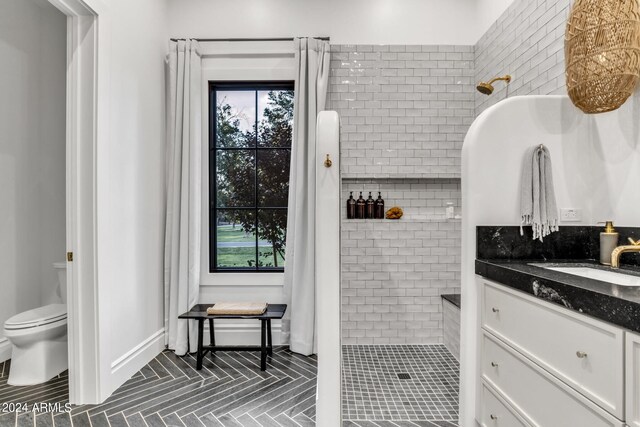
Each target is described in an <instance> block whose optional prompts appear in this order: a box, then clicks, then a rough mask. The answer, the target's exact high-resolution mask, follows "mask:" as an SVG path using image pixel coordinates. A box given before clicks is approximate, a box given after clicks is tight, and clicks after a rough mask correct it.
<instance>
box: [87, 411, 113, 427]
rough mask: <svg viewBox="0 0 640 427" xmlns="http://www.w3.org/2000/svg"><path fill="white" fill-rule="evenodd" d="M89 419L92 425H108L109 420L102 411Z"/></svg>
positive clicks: (96, 426) (105, 426) (94, 426)
mask: <svg viewBox="0 0 640 427" xmlns="http://www.w3.org/2000/svg"><path fill="white" fill-rule="evenodd" d="M90 420H91V425H92V426H93V427H110V426H109V420H108V419H107V415H106V414H105V413H104V412H101V413H99V414H96V415H94V416H93V417H91V418H90Z"/></svg>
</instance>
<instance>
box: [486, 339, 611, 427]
mask: <svg viewBox="0 0 640 427" xmlns="http://www.w3.org/2000/svg"><path fill="white" fill-rule="evenodd" d="M481 370H482V379H483V380H484V381H485V382H487V383H488V384H489V385H491V387H492V388H494V389H495V390H497V391H498V392H499V393H500V395H501V396H502V397H503V398H504V400H505V401H507V402H509V403H510V404H511V405H512V406H513V407H514V408H516V409H518V410H519V411H520V413H521V415H522V416H523V417H524V418H525V419H526V420H527V421H528V422H529V424H531V425H534V426H540V427H620V426H622V425H623V423H622V422H621V421H619V420H618V419H616V418H615V417H613V416H612V415H610V414H609V413H607V412H606V411H605V410H603V409H602V408H600V407H599V406H597V405H596V404H594V403H593V402H591V401H590V400H589V399H587V398H585V397H584V396H583V395H581V394H580V393H578V392H576V391H575V390H574V389H572V388H571V387H569V386H567V385H565V384H564V383H563V382H561V381H559V380H558V379H557V378H556V377H554V376H553V375H551V374H549V373H548V372H547V371H545V370H544V369H542V368H541V367H539V366H538V365H537V364H535V363H533V362H531V361H530V360H529V359H527V358H526V357H524V356H522V355H521V354H520V353H519V352H517V351H516V350H514V349H512V348H511V347H510V346H509V345H507V344H506V343H504V342H502V340H500V339H499V338H497V337H494V336H493V335H491V334H490V333H488V332H485V333H484V335H483V338H482V366H481Z"/></svg>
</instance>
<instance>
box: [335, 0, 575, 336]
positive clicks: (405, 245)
mask: <svg viewBox="0 0 640 427" xmlns="http://www.w3.org/2000/svg"><path fill="white" fill-rule="evenodd" d="M569 7H570V0H533V1H529V0H516V1H515V2H514V3H513V4H512V5H511V6H510V7H509V8H508V9H507V10H506V11H505V13H504V14H503V15H502V16H501V17H500V18H499V19H498V20H497V21H496V23H495V24H494V25H493V26H492V27H491V28H490V29H489V30H488V31H487V32H486V34H485V35H484V36H483V37H482V38H481V39H480V41H479V42H478V44H477V45H475V46H429V45H423V46H402V45H400V46H394V45H332V47H331V50H332V60H331V72H330V84H329V94H328V103H327V108H328V109H331V110H335V111H337V112H338V113H339V114H340V120H341V130H340V139H341V150H342V151H341V156H342V176H343V185H342V202H343V207H342V218H343V220H342V314H343V318H342V319H343V322H342V336H343V344H426V343H434V342H438V343H441V342H443V335H444V333H443V312H442V303H441V301H440V295H441V294H443V293H459V292H460V267H459V264H460V238H461V236H460V222H459V221H456V220H454V221H451V220H448V221H447V220H445V219H444V204H445V203H446V202H448V201H452V202H453V203H454V205H455V207H456V213H459V211H460V181H459V180H457V179H452V178H459V177H460V153H461V147H462V142H463V140H464V136H465V134H466V132H467V130H468V127H469V125H470V124H471V122H472V121H473V119H474V118H475V117H476V116H477V115H478V114H480V113H481V112H482V111H484V110H485V109H486V108H488V107H489V106H491V105H493V104H495V103H496V102H498V101H500V100H502V99H504V98H505V97H507V96H514V95H529V94H543V95H546V94H564V93H566V90H565V80H564V51H563V46H564V45H563V43H564V42H563V41H564V29H565V23H566V18H567V16H568V13H569ZM504 74H511V75H512V76H513V81H512V82H511V84H510V85H509V86H508V88H507V87H505V86H504V85H502V84H501V83H497V84H496V85H495V87H496V90H495V92H494V93H493V95H491V96H486V95H481V94H480V93H478V92H477V91H476V89H475V85H476V83H477V82H478V81H486V80H489V79H491V78H492V77H496V76H500V75H504ZM408 178H415V179H408ZM431 178H443V179H431ZM349 191H353V192H354V196H355V197H356V198H357V196H358V193H359V192H360V191H363V194H364V195H365V198H366V196H368V192H369V191H371V192H372V193H373V195H374V197H377V192H378V191H381V192H382V197H383V198H384V199H385V202H386V204H385V207H386V208H387V209H388V208H389V207H391V206H393V205H398V206H400V207H402V208H403V210H405V212H406V217H405V218H403V219H402V220H399V221H389V220H347V219H346V211H345V207H344V203H345V202H346V200H347V198H348V196H349Z"/></svg>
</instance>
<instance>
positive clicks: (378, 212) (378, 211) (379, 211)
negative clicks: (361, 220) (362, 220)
mask: <svg viewBox="0 0 640 427" xmlns="http://www.w3.org/2000/svg"><path fill="white" fill-rule="evenodd" d="M374 213H375V214H374V217H375V218H376V219H384V199H383V198H382V194H381V193H380V192H379V191H378V198H377V199H376V205H375V212H374Z"/></svg>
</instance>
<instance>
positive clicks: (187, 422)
mask: <svg viewBox="0 0 640 427" xmlns="http://www.w3.org/2000/svg"><path fill="white" fill-rule="evenodd" d="M194 367H195V359H194V357H192V356H190V355H189V356H186V357H184V358H181V357H177V356H176V355H174V354H173V353H172V352H169V351H166V352H163V353H161V354H159V355H158V357H156V358H155V359H154V360H152V361H151V362H150V363H149V364H148V365H147V366H145V367H144V368H143V369H142V370H140V372H138V373H137V374H135V375H134V376H133V377H132V378H131V379H130V380H129V381H127V382H126V383H125V384H124V385H122V387H120V388H119V389H118V390H117V391H116V392H115V393H114V394H113V395H112V396H111V397H110V398H109V399H107V401H106V402H104V403H103V404H100V405H95V406H92V405H84V406H76V407H73V409H72V410H71V412H70V413H66V412H57V413H51V412H44V413H35V412H34V411H33V410H32V408H33V404H34V403H38V404H41V403H61V404H62V405H64V403H66V402H67V401H68V385H67V384H68V378H67V375H66V373H65V374H63V375H60V376H59V377H57V378H54V379H53V380H51V381H49V382H47V383H46V384H42V385H38V386H31V387H13V386H9V385H7V384H6V382H7V377H8V373H9V362H5V363H0V427H23V426H24V427H26V426H37V427H40V426H42V427H165V426H169V427H173V426H176V427H202V426H207V427H208V426H211V427H220V426H222V427H259V426H265V427H279V426H285V427H290V426H294V427H300V426H302V427H306V426H314V425H315V421H314V420H315V391H316V374H317V360H316V358H315V357H303V356H300V355H297V354H294V353H292V352H290V351H289V350H288V348H287V347H276V348H274V357H273V358H272V359H270V360H269V364H268V369H267V371H265V372H261V371H260V359H259V355H258V354H257V353H252V352H220V353H217V354H216V355H215V357H213V358H211V357H210V356H209V355H207V357H206V358H205V361H204V367H203V369H202V370H201V371H196V370H195V369H194ZM10 402H11V403H13V404H18V403H20V404H27V408H28V409H29V411H27V412H21V413H20V412H18V413H16V412H15V411H9V412H8V411H6V410H5V411H4V412H3V411H2V409H3V406H6V405H5V404H8V403H10Z"/></svg>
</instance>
